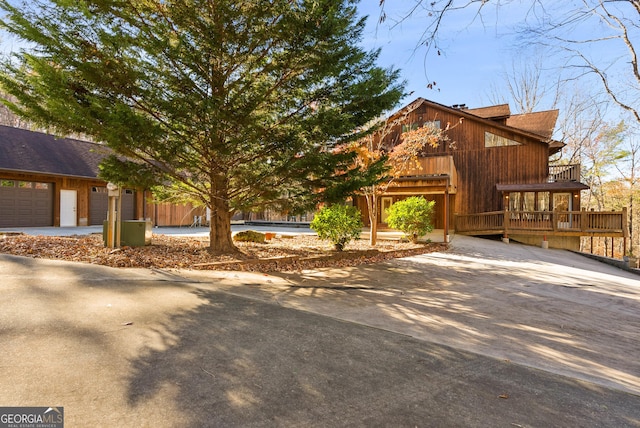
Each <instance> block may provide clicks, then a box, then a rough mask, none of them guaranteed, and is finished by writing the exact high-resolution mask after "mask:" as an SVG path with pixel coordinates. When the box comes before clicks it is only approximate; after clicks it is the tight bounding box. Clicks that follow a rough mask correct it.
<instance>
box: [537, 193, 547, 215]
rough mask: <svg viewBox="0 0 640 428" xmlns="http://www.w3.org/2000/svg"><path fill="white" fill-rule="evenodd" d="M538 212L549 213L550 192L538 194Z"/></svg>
mask: <svg viewBox="0 0 640 428" xmlns="http://www.w3.org/2000/svg"><path fill="white" fill-rule="evenodd" d="M538 211H549V192H538Z"/></svg>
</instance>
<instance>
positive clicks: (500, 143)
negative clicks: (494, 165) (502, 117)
mask: <svg viewBox="0 0 640 428" xmlns="http://www.w3.org/2000/svg"><path fill="white" fill-rule="evenodd" d="M519 145H520V143H518V142H517V141H515V140H512V139H510V138H507V137H502V136H500V135H496V134H492V133H491V132H487V131H485V133H484V146H485V147H504V146H519Z"/></svg>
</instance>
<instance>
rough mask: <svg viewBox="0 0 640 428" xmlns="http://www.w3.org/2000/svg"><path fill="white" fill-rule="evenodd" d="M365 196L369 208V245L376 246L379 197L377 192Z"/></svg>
mask: <svg viewBox="0 0 640 428" xmlns="http://www.w3.org/2000/svg"><path fill="white" fill-rule="evenodd" d="M364 197H365V199H366V201H367V209H368V210H369V245H370V246H372V247H375V246H376V243H377V240H378V198H377V197H376V195H375V194H372V195H365V196H364Z"/></svg>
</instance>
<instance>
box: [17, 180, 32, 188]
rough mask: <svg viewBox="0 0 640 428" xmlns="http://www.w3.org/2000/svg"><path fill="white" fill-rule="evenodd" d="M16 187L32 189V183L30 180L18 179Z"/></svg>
mask: <svg viewBox="0 0 640 428" xmlns="http://www.w3.org/2000/svg"><path fill="white" fill-rule="evenodd" d="M18 187H19V188H21V189H32V188H33V183H32V182H30V181H18Z"/></svg>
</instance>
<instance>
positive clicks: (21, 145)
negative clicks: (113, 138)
mask: <svg viewBox="0 0 640 428" xmlns="http://www.w3.org/2000/svg"><path fill="white" fill-rule="evenodd" d="M111 153H113V152H112V150H111V149H110V148H108V147H106V146H104V145H101V144H96V143H90V142H87V141H81V140H75V139H71V138H56V137H55V136H53V135H49V134H44V133H41V132H34V131H28V130H25V129H19V128H12V127H9V126H0V170H11V171H20V172H32V173H42V174H52V175H64V176H73V177H87V178H96V177H97V176H98V172H99V169H98V165H99V164H100V162H101V161H102V159H104V158H105V157H107V156H109V155H110V154H111Z"/></svg>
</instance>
